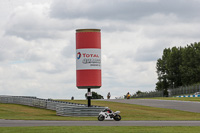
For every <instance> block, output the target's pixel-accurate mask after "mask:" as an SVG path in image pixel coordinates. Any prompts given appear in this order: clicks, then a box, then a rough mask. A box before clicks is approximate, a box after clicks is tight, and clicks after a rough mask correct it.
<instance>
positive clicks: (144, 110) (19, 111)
mask: <svg viewBox="0 0 200 133" xmlns="http://www.w3.org/2000/svg"><path fill="white" fill-rule="evenodd" d="M64 101H66V100H64ZM70 102H76V103H82V104H86V103H87V100H73V101H71V100H70ZM92 105H99V106H105V107H109V108H111V109H112V110H113V111H117V110H119V111H121V113H120V115H121V116H122V120H200V113H192V112H186V111H179V110H174V109H163V108H155V107H147V106H141V105H134V104H124V103H115V102H107V101H100V100H92ZM0 119H19V120H81V121H84V120H97V117H63V116H56V111H51V110H46V109H40V108H34V107H28V106H23V105H15V104H0Z"/></svg>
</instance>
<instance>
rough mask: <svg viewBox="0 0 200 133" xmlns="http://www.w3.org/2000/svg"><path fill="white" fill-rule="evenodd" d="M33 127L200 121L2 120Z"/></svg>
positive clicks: (189, 123) (193, 123)
mask: <svg viewBox="0 0 200 133" xmlns="http://www.w3.org/2000/svg"><path fill="white" fill-rule="evenodd" d="M32 126H200V121H40V120H3V119H0V127H32Z"/></svg>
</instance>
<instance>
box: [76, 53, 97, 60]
mask: <svg viewBox="0 0 200 133" xmlns="http://www.w3.org/2000/svg"><path fill="white" fill-rule="evenodd" d="M81 56H83V57H84V58H99V55H98V54H87V53H83V54H81V53H80V52H78V53H77V59H80V58H81Z"/></svg>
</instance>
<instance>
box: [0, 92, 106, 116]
mask: <svg viewBox="0 0 200 133" xmlns="http://www.w3.org/2000/svg"><path fill="white" fill-rule="evenodd" d="M0 103H11V104H20V105H27V106H32V107H37V108H44V109H49V110H54V111H56V114H57V115H59V116H98V114H99V112H101V111H102V110H104V109H105V108H106V107H102V106H91V107H87V105H85V104H77V103H70V102H63V101H56V100H51V99H41V98H37V97H29V96H5V95H4V96H3V95H2V96H0Z"/></svg>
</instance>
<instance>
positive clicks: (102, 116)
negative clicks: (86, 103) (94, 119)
mask: <svg viewBox="0 0 200 133" xmlns="http://www.w3.org/2000/svg"><path fill="white" fill-rule="evenodd" d="M119 113H120V111H116V112H113V111H111V110H110V109H105V110H103V111H101V112H100V113H99V116H98V120H99V121H103V120H113V119H114V120H115V121H120V120H121V116H120V115H119Z"/></svg>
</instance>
